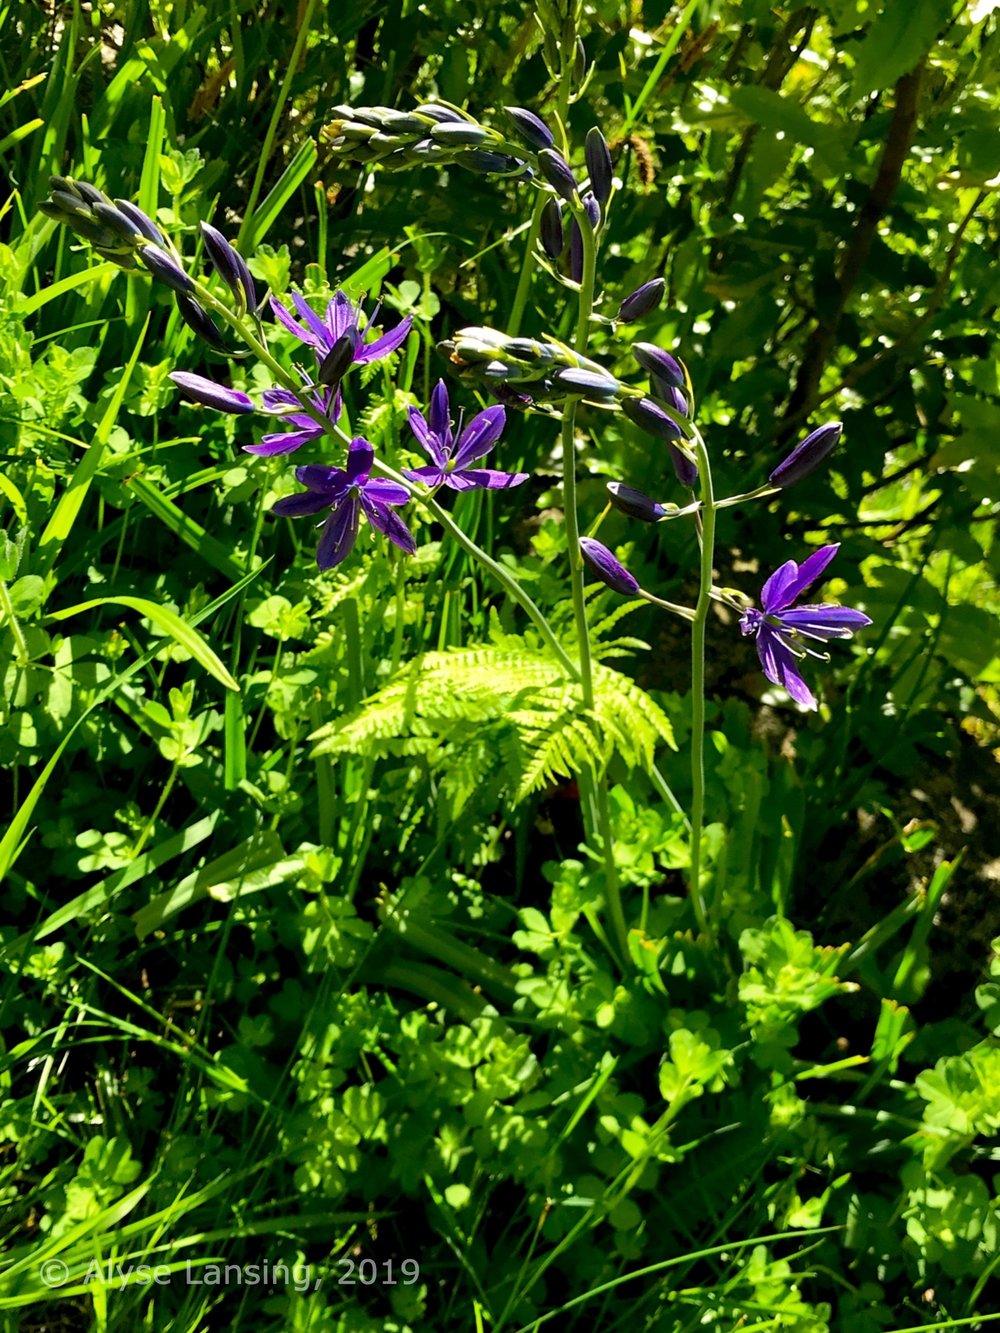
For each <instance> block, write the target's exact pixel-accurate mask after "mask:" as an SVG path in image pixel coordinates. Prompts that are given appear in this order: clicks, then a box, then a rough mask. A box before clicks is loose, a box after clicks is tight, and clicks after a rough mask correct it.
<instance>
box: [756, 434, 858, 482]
mask: <svg viewBox="0 0 1000 1333" xmlns="http://www.w3.org/2000/svg"><path fill="white" fill-rule="evenodd" d="M842 429H843V427H842V426H841V423H840V422H839V421H831V422H828V423H827V425H825V426H820V427H819V429H818V430H814V431H813V432H812V434H810V435H807V436H806V438H805V439H804V440H803V441H802V443H801V444H800V445H798V446H797V447H796V448H795V449H793V450H792V452H791V453H790V454H789V455H788V457H787V458H786V459H785V460H784V462H782V463H779V464H778V466H777V467H776V468H775V469H774V471H773V472H772V473H771V476H770V478H769V480H770V482H771V485H772V486H794V484H795V483H796V482H797V481H801V480H802V478H803V477H808V475H809V473H810V472H814V471H815V470H816V468H818V467H819V465H820V463H822V462H823V460H824V459H825V458H826V457H827V455H828V454H830V453H831V452H832V451H833V450H834V449H835V448H836V446H837V441H838V440H839V439H840V432H841V430H842Z"/></svg>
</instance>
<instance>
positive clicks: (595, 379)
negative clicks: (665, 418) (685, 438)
mask: <svg viewBox="0 0 1000 1333" xmlns="http://www.w3.org/2000/svg"><path fill="white" fill-rule="evenodd" d="M555 380H556V383H557V384H561V385H562V387H563V388H564V389H570V390H571V391H572V392H573V393H583V394H587V395H589V396H591V397H598V398H613V397H614V396H615V394H616V393H617V392H618V390H619V389H620V388H621V385H620V384H619V383H618V381H617V380H616V379H613V378H612V377H611V376H610V375H601V374H598V372H597V371H595V370H582V369H580V368H579V367H576V366H571V367H569V368H568V369H566V370H559V371H557V372H556V375H555ZM671 424H673V423H671ZM675 429H676V427H675ZM677 433H678V434H680V432H679V431H678V432H677Z"/></svg>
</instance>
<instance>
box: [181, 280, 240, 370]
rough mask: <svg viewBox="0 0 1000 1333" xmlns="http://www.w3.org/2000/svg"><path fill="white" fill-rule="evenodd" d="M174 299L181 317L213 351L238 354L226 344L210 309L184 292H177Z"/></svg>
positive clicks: (224, 354) (230, 354)
mask: <svg viewBox="0 0 1000 1333" xmlns="http://www.w3.org/2000/svg"><path fill="white" fill-rule="evenodd" d="M174 300H175V302H176V303H177V309H178V310H179V311H180V316H181V319H183V321H184V323H185V324H186V325H187V326H188V328H189V329H193V330H194V332H195V333H196V334H197V335H198V337H199V338H200V339H201V340H202V342H203V343H205V344H206V345H207V346H208V347H211V349H212V351H213V352H221V353H222V354H223V356H236V355H237V353H236V352H234V351H231V350H230V349H229V348H228V347H227V346H226V344H225V342H224V341H223V338H222V334H221V333H220V332H219V329H218V326H217V325H216V323H215V320H214V319H213V318H212V316H211V315H210V314H209V313H208V311H207V310H206V309H205V308H204V307H203V306H201V305H199V304H198V302H197V301H196V300H195V299H194V297H193V296H187V295H186V294H185V293H184V292H175V293H174Z"/></svg>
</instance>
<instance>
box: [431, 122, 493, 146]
mask: <svg viewBox="0 0 1000 1333" xmlns="http://www.w3.org/2000/svg"><path fill="white" fill-rule="evenodd" d="M430 137H431V138H432V139H433V140H434V142H435V143H443V144H447V145H448V146H449V147H468V148H480V147H481V146H482V145H483V144H484V143H489V142H490V138H491V135H490V132H489V130H485V129H483V127H482V125H469V124H465V123H463V122H461V121H459V122H455V121H446V120H445V121H441V122H440V124H438V125H435V126H433V128H432V129H431V132H430Z"/></svg>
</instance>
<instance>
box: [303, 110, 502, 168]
mask: <svg viewBox="0 0 1000 1333" xmlns="http://www.w3.org/2000/svg"><path fill="white" fill-rule="evenodd" d="M333 111H334V115H335V117H336V119H334V120H332V121H330V123H329V124H327V125H325V126H324V127H323V128H322V129H321V130H320V133H319V139H320V143H321V144H322V145H323V147H325V148H326V149H327V150H328V151H329V152H330V153H332V154H334V155H336V156H337V157H342V158H344V159H345V160H347V161H350V162H358V163H362V164H365V165H367V164H368V163H376V162H377V163H378V164H379V165H380V166H381V167H383V168H385V169H386V170H387V171H399V170H401V169H403V168H405V167H413V166H426V165H428V164H429V163H434V164H440V165H443V166H460V167H464V168H466V170H468V171H474V172H477V173H478V174H480V175H494V176H519V175H522V174H523V173H524V171H525V169H526V166H527V164H526V163H525V162H524V161H523V160H522V159H521V158H519V157H516V156H514V155H513V154H512V153H510V152H508V151H507V149H508V147H509V145H508V144H507V141H506V139H505V138H504V137H503V135H501V134H499V133H498V132H497V131H496V130H491V129H488V128H487V127H486V126H485V125H480V124H479V123H478V122H477V121H475V120H474V119H473V118H472V117H471V116H469V115H466V113H465V112H463V111H459V110H458V108H457V107H452V106H449V105H448V104H447V103H438V102H427V103H423V104H421V105H420V106H418V107H417V108H416V109H415V110H414V111H397V110H395V108H393V107H379V106H366V107H349V106H337V107H334V108H333Z"/></svg>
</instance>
